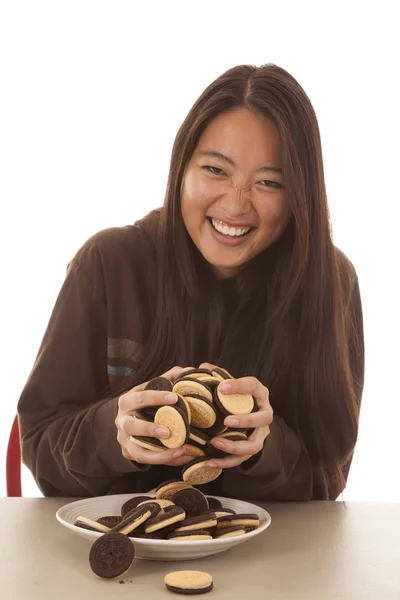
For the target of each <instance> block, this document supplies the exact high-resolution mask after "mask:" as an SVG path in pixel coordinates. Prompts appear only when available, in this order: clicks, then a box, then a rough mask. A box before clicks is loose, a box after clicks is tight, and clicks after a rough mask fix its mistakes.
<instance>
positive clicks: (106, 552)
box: [89, 532, 135, 579]
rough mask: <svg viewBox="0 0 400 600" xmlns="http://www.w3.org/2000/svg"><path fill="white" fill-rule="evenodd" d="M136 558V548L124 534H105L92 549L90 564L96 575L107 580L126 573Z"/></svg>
mask: <svg viewBox="0 0 400 600" xmlns="http://www.w3.org/2000/svg"><path fill="white" fill-rule="evenodd" d="M134 557H135V548H134V546H133V544H132V542H131V540H130V539H129V538H127V537H126V536H125V535H123V534H122V533H115V532H110V533H105V534H104V535H102V536H100V537H99V538H97V540H96V541H95V542H94V544H93V545H92V547H91V549H90V553H89V563H90V567H91V569H92V571H93V573H95V574H96V575H98V576H99V577H103V578H106V579H112V578H114V577H119V576H120V575H122V574H123V573H126V572H127V571H128V570H129V568H130V566H131V565H132V562H133V559H134Z"/></svg>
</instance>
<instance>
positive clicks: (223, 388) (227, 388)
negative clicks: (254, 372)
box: [219, 383, 232, 392]
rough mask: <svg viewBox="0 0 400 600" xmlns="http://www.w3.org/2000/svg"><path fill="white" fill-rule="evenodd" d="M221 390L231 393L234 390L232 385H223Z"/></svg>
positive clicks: (220, 387)
mask: <svg viewBox="0 0 400 600" xmlns="http://www.w3.org/2000/svg"><path fill="white" fill-rule="evenodd" d="M219 389H220V390H221V392H229V391H230V390H231V389H232V386H231V384H230V383H221V384H220V386H219Z"/></svg>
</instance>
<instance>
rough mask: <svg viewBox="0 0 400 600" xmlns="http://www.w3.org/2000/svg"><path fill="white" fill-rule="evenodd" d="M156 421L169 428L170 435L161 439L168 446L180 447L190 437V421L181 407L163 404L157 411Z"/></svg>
mask: <svg viewBox="0 0 400 600" xmlns="http://www.w3.org/2000/svg"><path fill="white" fill-rule="evenodd" d="M154 423H157V425H163V426H164V427H167V428H168V430H169V437H167V438H163V439H162V440H161V442H162V444H163V445H164V446H166V447H167V448H180V447H181V446H183V444H185V443H186V442H187V440H188V438H189V422H188V420H187V417H186V415H184V414H183V412H182V411H181V410H179V408H174V407H173V406H162V407H161V408H159V409H158V411H157V412H156V415H155V417H154Z"/></svg>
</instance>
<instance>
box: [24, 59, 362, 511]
mask: <svg viewBox="0 0 400 600" xmlns="http://www.w3.org/2000/svg"><path fill="white" fill-rule="evenodd" d="M200 364H202V367H203V368H206V369H207V368H211V369H214V368H215V366H216V365H220V366H222V367H224V368H225V369H228V371H229V373H231V374H232V379H231V380H230V381H226V382H224V384H223V385H224V386H228V388H229V389H227V390H223V389H222V387H223V386H222V384H221V389H220V390H219V392H221V393H222V394H243V395H247V396H248V397H249V396H252V397H253V398H254V399H255V404H256V406H257V408H258V410H257V411H255V412H252V413H251V414H243V415H241V414H240V415H229V416H227V417H226V418H225V421H224V423H223V425H224V427H229V428H233V429H234V428H235V427H236V428H238V429H239V430H240V429H241V430H243V429H251V430H253V433H251V434H250V435H249V437H248V439H247V440H243V439H241V438H240V436H239V439H238V436H236V437H235V436H233V438H232V436H230V438H229V437H225V438H224V437H222V436H218V435H217V436H216V437H215V438H214V439H213V440H212V441H211V444H212V445H213V446H215V447H216V448H218V449H220V450H222V451H223V452H222V454H223V457H222V458H215V457H214V458H213V461H212V462H214V463H216V465H217V466H218V467H219V468H221V469H223V474H222V476H220V477H218V478H217V479H215V480H214V481H212V482H211V483H209V484H207V486H205V488H204V491H206V492H207V493H211V494H214V495H219V496H233V497H236V498H247V499H250V500H251V499H253V500H309V499H311V498H312V499H335V498H337V496H338V495H339V494H340V492H341V491H342V490H343V489H344V487H345V485H346V480H347V476H348V472H349V468H350V464H351V461H352V456H353V452H354V447H355V444H356V440H357V433H358V420H359V411H360V403H361V396H362V391H363V383H364V339H363V319H362V308H361V299H360V292H359V286H358V279H357V274H356V272H355V269H354V267H353V265H352V263H351V261H350V260H349V259H348V258H347V257H346V256H345V255H344V254H343V252H341V251H340V250H339V249H338V248H337V247H335V246H334V244H333V241H332V236H331V228H330V219H329V210H328V203H327V198H326V191H325V182H324V169H323V162H322V149H321V140H320V135H319V129H318V123H317V119H316V116H315V113H314V110H313V108H312V105H311V102H310V100H309V98H308V97H307V95H306V94H305V92H304V90H303V89H302V87H301V86H300V85H299V84H298V82H297V81H296V80H295V79H294V78H293V77H292V76H291V75H290V74H289V73H288V72H287V71H285V70H284V69H282V68H280V67H278V66H276V65H271V64H268V65H263V66H261V67H255V66H251V65H239V66H237V67H234V68H232V69H230V70H228V71H226V72H225V73H223V74H222V75H221V76H220V77H218V78H217V79H216V80H215V81H214V82H212V83H211V84H210V85H209V86H208V87H207V89H206V90H205V91H204V92H203V93H202V94H201V96H200V97H199V98H198V100H197V101H196V102H195V103H194V105H193V106H192V108H191V110H190V111H189V113H188V115H187V116H186V118H185V120H184V122H183V124H182V126H181V127H180V129H179V131H178V133H177V136H176V139H175V143H174V146H173V150H172V156H171V163H170V171H169V177H168V183H167V190H166V195H165V201H164V205H163V207H162V208H161V209H160V210H155V211H153V212H152V213H150V214H149V215H147V216H146V217H144V218H143V219H142V220H141V221H139V222H137V223H136V224H135V226H127V227H116V228H110V229H106V230H104V231H100V232H98V233H97V234H95V235H94V236H92V237H91V238H90V239H89V240H88V241H87V242H86V243H85V244H84V245H83V247H82V248H81V249H80V250H79V251H78V252H77V254H76V256H75V257H74V259H73V260H72V261H71V263H70V265H69V269H68V273H67V277H66V280H65V283H64V285H63V289H62V290H61V292H60V295H59V298H58V300H57V303H56V306H55V308H54V311H53V314H52V316H51V319H50V322H49V326H48V329H47V331H46V334H45V337H44V339H43V342H42V345H41V348H40V351H39V353H38V357H37V359H36V362H35V365H34V368H33V369H32V371H31V374H30V376H29V379H28V381H27V384H26V386H25V388H24V390H23V392H22V395H21V398H20V401H19V406H18V409H19V417H20V425H21V432H22V451H23V458H24V461H25V463H26V464H27V465H28V467H29V468H30V469H31V470H32V472H33V474H34V476H35V478H36V481H37V482H38V484H39V486H40V487H41V489H42V491H43V493H44V494H46V495H63V496H81V495H85V496H87V495H98V494H106V493H113V492H114V493H122V492H145V491H148V490H149V489H151V488H153V487H156V486H157V485H159V484H160V482H162V481H165V480H168V479H176V478H180V477H181V467H182V465H183V464H185V463H187V462H188V461H189V460H191V457H190V456H187V455H186V454H185V448H184V447H183V448H179V449H169V448H168V449H167V448H165V450H164V449H163V446H165V444H162V442H161V441H160V440H162V438H165V437H168V436H169V434H170V432H169V431H168V429H167V430H166V429H165V427H162V426H160V425H157V423H154V422H153V421H152V418H149V417H148V415H149V414H154V412H152V411H154V409H155V407H157V406H160V405H171V404H173V403H175V402H176V401H177V399H176V397H175V398H174V394H172V398H171V390H172V384H173V383H174V382H175V380H176V379H177V378H179V377H181V376H182V373H183V367H197V366H198V365H200ZM176 365H180V366H176ZM219 373H223V374H224V375H223V376H224V377H225V376H229V374H228V375H227V374H226V372H225V371H221V370H220V371H219ZM159 375H163V377H162V378H161V379H160V378H158V377H157V376H159ZM203 375H204V374H203ZM155 377H157V382H158V385H159V384H160V381H161V384H162V385H161V387H157V386H156V387H154V385H153V384H154V382H153V383H152V385H150V386H148V385H147V382H148V381H149V380H150V379H153V378H155ZM219 392H218V393H219ZM208 393H209V394H210V396H209V399H208V400H204V399H203V404H204V405H205V404H206V403H207V402H208V403H209V405H210V406H208V404H207V406H208V408H209V409H210V410H211V412H213V406H212V402H211V400H212V394H211V391H210V390H208ZM210 397H211V400H210ZM143 409H145V410H144V411H143ZM165 413H166V414H168V415H171V414H174V415H175V412H174V411H173V410H172V409H170V408H168V409H167V410H166V411H165ZM143 415H144V416H143ZM146 415H147V416H146ZM220 425H221V424H220ZM186 426H188V425H187V424H186V422H185V427H186ZM132 436H136V438H138V439H142V440H143V439H144V440H145V441H146V444H145V446H146V447H145V448H142V447H141V446H140V445H138V444H135V443H134V442H133V441H132ZM152 438H156V439H154V443H151V440H152ZM196 438H197V439H198V440H199V439H200V441H203V442H204V440H202V437H201V434H199V432H198V431H197V433H196ZM149 448H156V449H157V451H156V452H154V451H151V449H149ZM160 448H161V450H160Z"/></svg>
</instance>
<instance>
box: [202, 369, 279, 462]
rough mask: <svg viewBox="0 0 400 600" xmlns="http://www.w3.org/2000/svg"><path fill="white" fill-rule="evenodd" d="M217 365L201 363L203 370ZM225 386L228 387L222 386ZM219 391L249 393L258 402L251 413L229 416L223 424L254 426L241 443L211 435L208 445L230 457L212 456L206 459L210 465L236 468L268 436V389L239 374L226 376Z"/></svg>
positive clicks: (252, 378) (249, 427)
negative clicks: (237, 377)
mask: <svg viewBox="0 0 400 600" xmlns="http://www.w3.org/2000/svg"><path fill="white" fill-rule="evenodd" d="M215 366H216V365H211V364H210V363H203V364H201V365H200V368H202V369H210V370H213V369H214V368H215ZM226 385H228V386H229V389H226V390H225V389H224V386H226ZM220 386H221V388H220V389H221V391H223V392H226V393H227V394H251V395H252V396H253V397H254V398H255V400H256V402H257V405H258V411H257V412H255V413H251V414H250V415H232V416H230V417H226V419H225V420H224V423H225V425H226V426H227V427H229V428H230V429H235V428H236V427H238V428H240V429H242V428H243V429H246V428H248V429H253V428H255V429H254V431H253V432H252V433H251V435H249V437H248V439H247V440H246V441H243V442H231V441H229V440H225V439H224V438H221V437H218V436H216V437H214V438H213V439H212V440H211V444H212V445H213V446H215V447H216V448H218V449H220V450H224V451H225V452H227V453H228V454H230V455H231V456H227V457H226V458H220V459H217V458H212V459H210V460H209V461H208V464H209V465H210V466H216V467H220V468H221V469H228V468H230V467H237V466H238V465H240V464H241V463H242V462H244V461H245V460H248V459H249V458H251V457H252V456H253V455H254V454H257V453H258V452H260V451H261V450H262V448H263V446H264V441H265V439H266V438H267V436H268V435H269V425H271V423H272V421H273V415H274V413H273V410H272V407H271V405H270V403H269V391H268V388H266V387H265V386H264V385H262V383H261V382H260V381H259V380H258V379H256V378H255V377H242V378H240V379H227V380H226V381H224V382H223V383H221V384H220Z"/></svg>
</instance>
